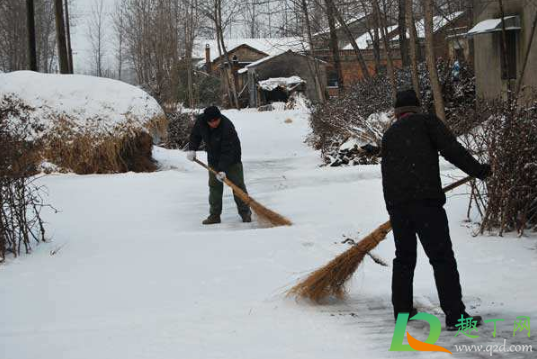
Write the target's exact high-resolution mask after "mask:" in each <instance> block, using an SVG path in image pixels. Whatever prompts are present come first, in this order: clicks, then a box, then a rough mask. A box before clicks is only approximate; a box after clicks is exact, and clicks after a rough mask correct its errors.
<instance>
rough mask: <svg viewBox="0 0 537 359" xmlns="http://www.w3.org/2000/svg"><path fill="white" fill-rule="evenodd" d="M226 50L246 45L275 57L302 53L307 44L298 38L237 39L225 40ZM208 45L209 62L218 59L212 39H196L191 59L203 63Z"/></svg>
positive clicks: (216, 48) (216, 46) (214, 42)
mask: <svg viewBox="0 0 537 359" xmlns="http://www.w3.org/2000/svg"><path fill="white" fill-rule="evenodd" d="M225 44H226V50H227V51H231V50H233V49H235V48H237V47H239V46H241V45H248V46H250V47H252V48H254V49H256V50H259V51H261V52H264V53H266V54H268V55H277V54H281V53H282V52H286V51H288V50H293V51H303V50H304V49H307V48H308V47H307V44H306V43H305V42H304V41H303V39H302V38H300V37H279V38H259V39H249V38H237V39H225ZM206 45H209V48H210V49H211V53H210V56H211V61H213V60H214V59H216V58H217V57H218V44H217V41H216V40H212V39H198V40H196V43H195V45H194V48H193V50H192V57H193V58H195V59H203V61H205V47H206Z"/></svg>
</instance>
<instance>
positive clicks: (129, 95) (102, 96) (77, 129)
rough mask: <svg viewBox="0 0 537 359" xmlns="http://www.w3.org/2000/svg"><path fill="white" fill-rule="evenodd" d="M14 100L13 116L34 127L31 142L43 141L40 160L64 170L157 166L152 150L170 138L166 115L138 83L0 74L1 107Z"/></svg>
mask: <svg viewBox="0 0 537 359" xmlns="http://www.w3.org/2000/svg"><path fill="white" fill-rule="evenodd" d="M13 103H17V104H18V105H17V106H18V107H19V108H20V111H19V114H18V115H14V116H11V117H10V119H9V120H10V121H12V122H13V124H19V125H20V124H21V123H23V125H25V126H26V127H29V128H30V129H31V130H30V131H28V136H27V138H26V140H27V141H29V142H34V143H35V142H39V143H40V146H39V149H40V150H39V155H38V156H37V157H38V159H39V161H40V162H42V163H52V164H54V165H55V166H56V168H58V170H59V171H62V172H75V173H78V174H88V173H117V172H127V171H135V172H146V171H153V170H155V168H156V166H155V164H154V162H153V160H152V156H151V150H152V146H153V143H154V142H158V141H160V140H162V139H163V138H165V137H166V132H167V120H166V116H165V114H164V112H163V111H162V109H161V107H160V106H159V104H158V103H157V102H156V101H155V99H153V98H152V97H150V96H149V95H148V94H147V93H145V92H144V91H142V90H140V89H138V88H136V87H134V86H131V85H128V84H126V83H123V82H120V81H115V80H111V79H103V78H97V77H90V76H81V75H50V74H38V73H34V72H30V71H18V72H12V73H8V74H0V108H2V107H5V106H11V105H13ZM13 127H15V126H13ZM37 165H39V163H38V164H37Z"/></svg>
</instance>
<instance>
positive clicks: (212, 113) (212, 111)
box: [203, 106, 222, 121]
mask: <svg viewBox="0 0 537 359" xmlns="http://www.w3.org/2000/svg"><path fill="white" fill-rule="evenodd" d="M203 117H204V118H205V121H211V120H214V119H215V118H220V117H222V114H221V113H220V110H219V109H218V107H216V106H209V107H207V108H206V109H205V110H204V111H203Z"/></svg>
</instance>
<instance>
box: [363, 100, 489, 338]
mask: <svg viewBox="0 0 537 359" xmlns="http://www.w3.org/2000/svg"><path fill="white" fill-rule="evenodd" d="M395 115H396V117H397V120H396V121H395V122H394V123H393V124H392V125H391V127H390V128H389V129H388V130H387V131H386V133H385V134H384V136H383V138H382V148H381V149H380V152H381V156H382V184H383V190H384V199H385V201H386V207H387V209H388V213H389V214H390V221H391V224H392V227H393V235H394V239H395V259H394V261H393V275H392V303H393V307H394V314H395V318H396V319H397V316H398V314H399V313H411V315H412V313H415V309H414V306H413V300H412V296H413V289H412V287H413V279H414V269H415V267H416V250H417V241H416V235H418V237H419V239H420V241H421V244H422V246H423V249H424V250H425V253H426V254H427V256H428V257H429V262H430V263H431V265H432V267H433V270H434V278H435V282H436V288H437V291H438V296H439V298H440V306H441V307H442V310H443V311H444V313H445V314H446V327H447V329H448V330H456V327H455V326H456V325H457V323H458V321H459V320H460V319H461V316H464V318H468V317H470V316H469V315H468V314H467V313H466V308H465V305H464V303H463V301H462V290H461V285H460V279H459V272H458V270H457V262H456V260H455V255H454V253H453V249H452V244H451V238H450V235H449V226H448V219H447V216H446V212H445V210H444V208H443V205H444V204H445V203H446V196H445V194H444V192H443V190H442V185H441V180H440V168H439V161H438V152H440V154H441V155H442V156H443V157H444V158H446V159H447V160H448V161H449V162H451V163H453V164H454V165H456V166H457V167H458V168H460V169H461V170H463V171H464V172H466V173H467V174H469V175H470V176H472V177H477V178H479V179H485V178H486V177H487V176H489V175H490V174H491V169H490V166H489V165H487V164H480V163H479V162H478V161H477V160H475V159H474V158H473V157H472V155H470V153H469V152H468V151H467V150H466V149H465V148H464V147H463V146H462V145H461V144H460V143H459V142H457V139H456V138H455V136H454V135H453V134H452V133H451V132H450V130H449V129H448V128H447V127H446V126H445V125H444V123H443V122H442V121H441V120H440V119H438V118H437V117H436V116H434V115H428V114H422V113H421V109H420V102H419V100H418V98H417V97H416V93H415V92H414V91H413V90H407V91H401V92H399V93H398V94H397V98H396V102H395ZM362 148H363V149H364V150H366V151H367V152H370V153H372V152H378V151H379V149H378V148H376V147H374V146H371V145H366V146H364V147H362ZM473 318H474V321H477V322H478V323H477V325H479V324H481V317H479V316H474V317H473Z"/></svg>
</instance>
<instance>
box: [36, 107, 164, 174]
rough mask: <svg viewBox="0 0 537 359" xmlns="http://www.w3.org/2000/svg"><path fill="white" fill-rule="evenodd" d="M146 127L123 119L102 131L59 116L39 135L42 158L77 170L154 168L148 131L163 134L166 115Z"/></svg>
mask: <svg viewBox="0 0 537 359" xmlns="http://www.w3.org/2000/svg"><path fill="white" fill-rule="evenodd" d="M146 129H147V130H144V129H142V128H140V127H139V126H138V127H137V126H134V125H133V124H132V123H129V122H127V123H123V124H121V125H120V126H117V127H116V128H115V129H114V130H112V131H110V133H108V134H106V135H103V134H102V132H98V131H93V130H92V129H91V128H90V129H86V128H83V129H80V128H79V127H77V126H75V125H74V124H73V122H72V121H70V120H69V119H66V118H62V119H59V120H57V121H56V124H55V127H54V129H53V130H52V131H49V132H48V133H47V134H46V135H45V136H44V137H43V139H42V142H43V143H44V149H43V152H42V158H43V159H46V160H47V161H49V162H52V163H54V164H56V165H58V166H59V167H61V168H63V169H67V170H71V171H73V172H75V173H78V174H89V173H118V172H128V171H134V172H150V171H154V170H155V169H156V166H155V164H154V163H153V161H152V157H151V150H152V146H153V139H152V136H151V135H150V134H149V133H158V134H160V135H161V136H165V133H166V118H165V117H157V118H155V119H153V120H152V121H150V122H149V123H148V125H147V126H146ZM148 132H149V133H148Z"/></svg>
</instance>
